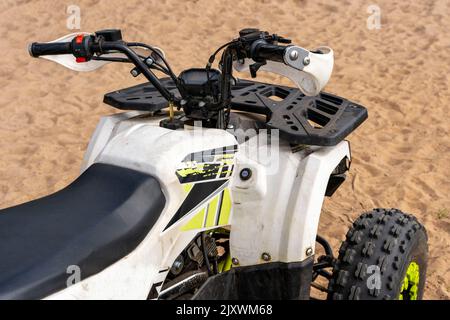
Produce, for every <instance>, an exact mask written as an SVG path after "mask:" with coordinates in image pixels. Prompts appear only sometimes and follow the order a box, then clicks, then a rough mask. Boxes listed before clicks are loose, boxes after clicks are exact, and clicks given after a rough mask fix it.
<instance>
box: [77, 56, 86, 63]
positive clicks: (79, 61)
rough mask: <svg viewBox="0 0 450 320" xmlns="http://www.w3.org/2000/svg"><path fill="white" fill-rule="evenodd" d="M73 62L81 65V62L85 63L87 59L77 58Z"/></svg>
mask: <svg viewBox="0 0 450 320" xmlns="http://www.w3.org/2000/svg"><path fill="white" fill-rule="evenodd" d="M75 61H76V62H77V63H82V62H86V61H87V59H86V58H85V57H77V58H76V59H75Z"/></svg>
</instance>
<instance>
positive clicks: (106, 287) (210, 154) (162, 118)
mask: <svg viewBox="0 0 450 320" xmlns="http://www.w3.org/2000/svg"><path fill="white" fill-rule="evenodd" d="M290 42H291V41H290V40H289V39H286V38H284V37H281V36H278V35H276V34H269V33H268V32H263V31H260V30H258V29H244V30H241V31H240V32H239V36H238V37H237V38H235V39H234V40H232V41H230V42H228V43H226V44H225V45H223V46H221V47H220V48H219V49H218V50H216V51H215V52H214V53H213V55H211V57H210V59H209V61H208V63H207V65H206V67H205V68H195V69H188V70H185V71H183V72H181V73H180V74H179V75H178V76H176V75H175V74H174V72H173V71H172V69H171V68H170V66H169V64H168V63H167V61H166V58H165V56H164V53H163V51H162V50H161V49H159V48H157V47H153V46H150V45H146V44H144V43H137V42H125V41H123V40H122V34H121V32H120V30H115V29H111V30H102V31H98V32H95V33H93V34H89V33H80V34H72V35H68V36H66V37H63V38H61V39H58V40H56V41H53V42H48V43H33V44H31V45H30V46H29V53H30V54H31V55H32V56H33V57H42V58H46V59H49V60H53V61H56V62H58V63H60V64H62V65H64V66H66V67H68V68H70V69H73V70H76V71H91V70H94V69H97V68H99V67H101V66H103V65H105V64H107V63H110V62H120V63H131V64H133V69H132V70H131V74H132V75H133V76H135V77H137V76H139V75H142V76H144V77H145V78H146V80H148V82H146V83H143V84H140V85H137V86H134V87H131V88H126V89H121V90H118V91H114V92H111V93H108V94H106V95H105V97H104V102H105V103H107V104H109V105H111V106H113V107H115V108H118V109H122V110H128V111H127V112H124V113H119V114H114V115H110V116H107V117H104V118H102V119H101V121H100V123H99V124H98V126H97V129H96V131H95V133H94V135H93V137H92V139H91V141H90V143H89V146H88V149H87V152H86V155H85V158H84V161H83V164H82V168H81V175H80V176H79V177H78V178H77V179H76V180H75V181H74V182H73V183H71V184H70V185H69V186H67V187H66V188H64V189H63V190H61V191H58V192H56V193H55V194H52V195H49V196H47V197H44V198H42V199H38V200H34V201H31V202H29V203H25V204H21V205H18V206H15V207H12V208H7V209H4V210H2V211H1V212H0V230H1V231H0V254H1V256H2V258H1V259H0V298H1V299H164V300H167V299H309V298H310V288H311V286H314V287H315V288H319V289H321V290H323V291H325V292H326V293H327V296H328V298H329V299H405V300H412V299H420V298H422V295H423V291H424V283H425V273H426V266H427V250H428V249H427V236H426V232H425V229H424V227H423V226H422V225H421V224H420V223H419V222H418V221H417V220H416V218H414V217H413V216H411V215H407V214H405V213H402V212H401V211H399V210H397V209H375V210H372V211H369V212H366V213H363V214H362V215H361V216H360V217H359V218H358V219H357V220H356V221H355V222H354V223H353V226H352V227H351V228H350V230H349V231H348V233H347V235H346V240H345V241H344V242H343V243H342V245H341V247H340V249H339V256H338V257H337V258H335V257H334V256H333V252H332V249H331V247H330V245H329V244H328V242H327V241H326V240H325V239H324V238H322V237H320V236H319V235H317V229H318V224H319V217H320V213H321V207H322V202H323V199H324V196H332V195H333V193H334V192H335V191H336V190H337V189H338V188H339V186H340V185H341V184H342V183H343V182H344V180H345V177H346V173H347V171H348V170H349V169H350V163H351V154H350V144H349V142H348V141H346V140H344V139H345V137H346V136H347V135H348V134H350V133H351V132H352V131H353V130H354V129H356V128H357V127H358V126H359V125H360V124H361V123H362V122H363V121H364V120H365V119H366V118H367V110H366V109H365V108H364V107H363V106H361V105H359V104H357V103H354V102H351V101H349V100H347V99H344V98H342V97H339V96H336V95H333V94H329V93H325V92H322V89H323V87H324V86H325V85H326V83H327V81H328V80H329V78H330V76H331V72H332V68H333V51H332V50H331V49H330V48H327V47H320V48H317V49H315V50H311V51H310V50H306V49H304V48H301V47H299V46H295V45H291V44H290ZM220 52H222V55H221V58H220V61H219V67H218V69H215V68H213V64H214V61H215V58H216V56H217V55H218V54H219V53H220ZM233 68H234V69H236V70H238V71H245V70H249V71H250V74H251V76H252V77H253V78H254V77H256V75H257V73H258V72H260V71H266V72H273V73H276V74H279V75H283V76H286V77H287V78H289V79H290V80H292V82H293V83H295V84H296V88H293V87H287V86H280V85H275V84H268V83H261V82H255V81H250V80H241V79H237V78H235V77H233ZM155 71H157V72H158V73H162V74H165V75H166V77H163V78H158V77H157V76H156V74H155ZM316 244H318V248H319V246H321V247H323V251H324V252H325V253H324V254H323V255H320V256H316ZM318 277H321V278H323V279H325V280H326V281H328V283H329V284H328V287H326V286H323V285H319V284H317V283H316V282H315V280H316V279H317V278H318Z"/></svg>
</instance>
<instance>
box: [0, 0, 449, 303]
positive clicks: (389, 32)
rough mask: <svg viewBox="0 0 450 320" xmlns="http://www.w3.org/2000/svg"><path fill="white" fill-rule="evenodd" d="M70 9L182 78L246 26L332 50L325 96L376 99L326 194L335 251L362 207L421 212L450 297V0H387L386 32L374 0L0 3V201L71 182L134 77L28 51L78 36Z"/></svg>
mask: <svg viewBox="0 0 450 320" xmlns="http://www.w3.org/2000/svg"><path fill="white" fill-rule="evenodd" d="M71 4H77V5H79V6H80V7H81V27H82V30H84V31H95V30H98V29H101V28H108V27H116V28H122V30H123V34H124V36H125V37H126V39H129V40H133V41H134V40H137V41H142V42H147V43H151V44H155V45H158V46H161V47H162V48H164V50H165V51H166V54H167V57H168V59H169V61H171V63H172V66H173V68H174V69H175V70H176V71H177V72H179V71H181V70H182V69H183V68H187V67H190V66H203V65H204V64H205V62H206V60H207V58H208V57H209V54H210V53H211V51H212V50H213V49H214V48H216V47H217V46H218V45H220V44H222V43H224V42H225V41H228V40H230V39H231V38H232V37H234V36H235V35H236V34H237V32H238V30H240V29H241V28H243V27H249V26H253V27H260V28H261V29H266V30H269V31H271V32H275V33H278V34H282V35H286V36H288V37H291V38H292V39H293V40H294V43H296V44H299V45H301V46H304V47H315V46H318V45H323V44H325V45H328V46H331V47H332V48H333V49H334V50H335V56H336V57H335V70H334V73H333V77H332V79H331V81H330V82H329V84H328V86H327V88H326V89H327V91H330V92H332V93H336V94H339V95H342V96H344V97H347V98H349V99H351V100H355V101H357V102H359V103H361V104H363V105H365V106H367V108H368V109H369V114H370V119H369V121H367V122H366V123H365V124H364V125H363V126H362V127H361V128H360V129H359V130H358V131H357V132H355V133H353V134H352V135H351V136H350V139H351V141H352V151H353V164H352V170H351V173H350V177H349V179H348V181H347V182H346V183H345V185H344V186H343V187H342V188H341V189H340V190H339V191H338V192H337V194H336V195H335V196H334V197H333V198H332V199H330V200H328V199H327V200H326V201H325V206H324V210H323V215H322V218H321V227H320V233H321V234H322V235H325V236H327V237H328V238H329V239H330V241H331V243H332V245H333V246H334V248H337V247H338V246H339V243H340V241H341V240H342V239H343V236H344V234H345V232H346V230H347V228H348V226H349V225H350V224H351V221H352V220H353V219H355V218H356V217H357V216H358V214H359V213H360V212H361V211H364V210H368V209H371V208H373V207H399V208H401V209H403V210H404V211H407V212H410V213H414V214H415V215H417V216H418V217H419V218H420V220H421V221H422V222H423V223H424V224H425V225H426V228H427V230H428V235H429V245H430V260H429V271H428V282H427V286H426V293H425V297H426V298H428V299H448V298H450V273H449V265H448V261H449V260H450V250H449V249H448V248H449V245H450V235H449V231H450V213H449V210H450V200H449V197H448V194H449V192H450V186H449V175H450V170H449V168H450V165H449V163H450V138H449V127H450V125H449V120H448V113H449V101H450V91H449V85H450V83H449V79H450V78H449V77H450V76H449V74H450V67H449V61H450V59H449V58H450V54H449V49H450V37H449V33H448V32H449V30H450V19H448V17H449V15H450V2H448V1H447V0H420V1H414V2H411V1H406V0H379V1H377V4H378V5H379V7H380V8H381V14H382V20H381V22H382V27H381V29H380V30H369V29H368V28H367V25H366V20H367V17H368V16H369V13H367V8H368V6H369V5H371V4H372V2H371V1H362V0H359V1H356V0H355V1H351V0H347V1H339V2H336V3H332V2H331V1H325V0H321V1H312V0H303V1H300V0H297V1H287V0H286V1H246V0H241V1H236V3H232V2H231V1H230V2H228V1H220V0H212V1H211V0H199V1H164V0H163V1H137V0H128V1H118V0H109V1H98V0H90V1H89V0H77V1H75V0H73V1H70V0H69V1H54V0H33V1H31V0H2V1H1V2H0V21H1V22H0V52H1V59H0V87H1V88H2V90H1V94H0V110H1V112H0V148H1V150H2V152H1V153H0V207H2V208H3V207H8V206H11V205H14V204H18V203H21V202H24V201H28V200H31V199H33V198H36V197H40V196H44V195H46V194H49V193H51V192H54V191H56V190H58V189H60V188H62V187H64V186H65V185H67V184H68V183H69V182H70V181H71V180H72V179H74V178H75V177H76V176H77V174H78V169H79V165H80V162H81V159H82V156H83V152H84V150H85V149H86V146H87V143H88V140H89V137H90V135H91V134H92V132H93V130H94V128H95V125H96V123H97V121H98V119H99V117H100V116H101V115H106V114H109V113H112V112H115V111H114V110H113V109H112V108H110V107H108V106H106V105H103V104H102V96H103V94H104V93H106V92H109V91H112V90H114V89H119V88H122V87H125V86H129V85H132V84H135V83H137V80H135V79H132V78H131V77H130V76H129V73H128V71H129V69H128V68H127V67H126V66H122V65H109V66H107V67H105V68H103V69H102V70H101V71H99V72H95V73H90V74H77V73H75V72H72V71H69V70H66V69H64V68H62V67H60V66H59V65H56V64H53V63H51V62H47V61H42V60H35V59H31V58H30V57H29V56H28V54H27V52H26V50H25V48H26V44H27V43H28V42H30V41H49V40H53V39H56V38H58V37H60V36H62V35H65V34H67V33H70V31H69V30H67V28H66V18H67V15H66V8H67V6H68V5H71ZM260 79H261V80H269V81H279V79H278V78H276V77H261V78H260ZM283 83H286V84H287V83H288V82H286V81H284V80H283Z"/></svg>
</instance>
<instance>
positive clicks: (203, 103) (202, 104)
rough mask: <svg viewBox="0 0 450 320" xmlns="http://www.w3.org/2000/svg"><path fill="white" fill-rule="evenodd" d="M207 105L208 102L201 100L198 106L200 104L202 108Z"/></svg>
mask: <svg viewBox="0 0 450 320" xmlns="http://www.w3.org/2000/svg"><path fill="white" fill-rule="evenodd" d="M205 105H206V103H205V102H204V101H200V102H199V103H198V106H199V107H200V108H203V107H204V106H205Z"/></svg>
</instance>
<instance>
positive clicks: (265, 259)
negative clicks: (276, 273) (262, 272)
mask: <svg viewBox="0 0 450 320" xmlns="http://www.w3.org/2000/svg"><path fill="white" fill-rule="evenodd" d="M261 259H263V260H264V261H270V259H272V257H271V256H270V254H268V253H267V252H264V253H263V254H262V255H261Z"/></svg>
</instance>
